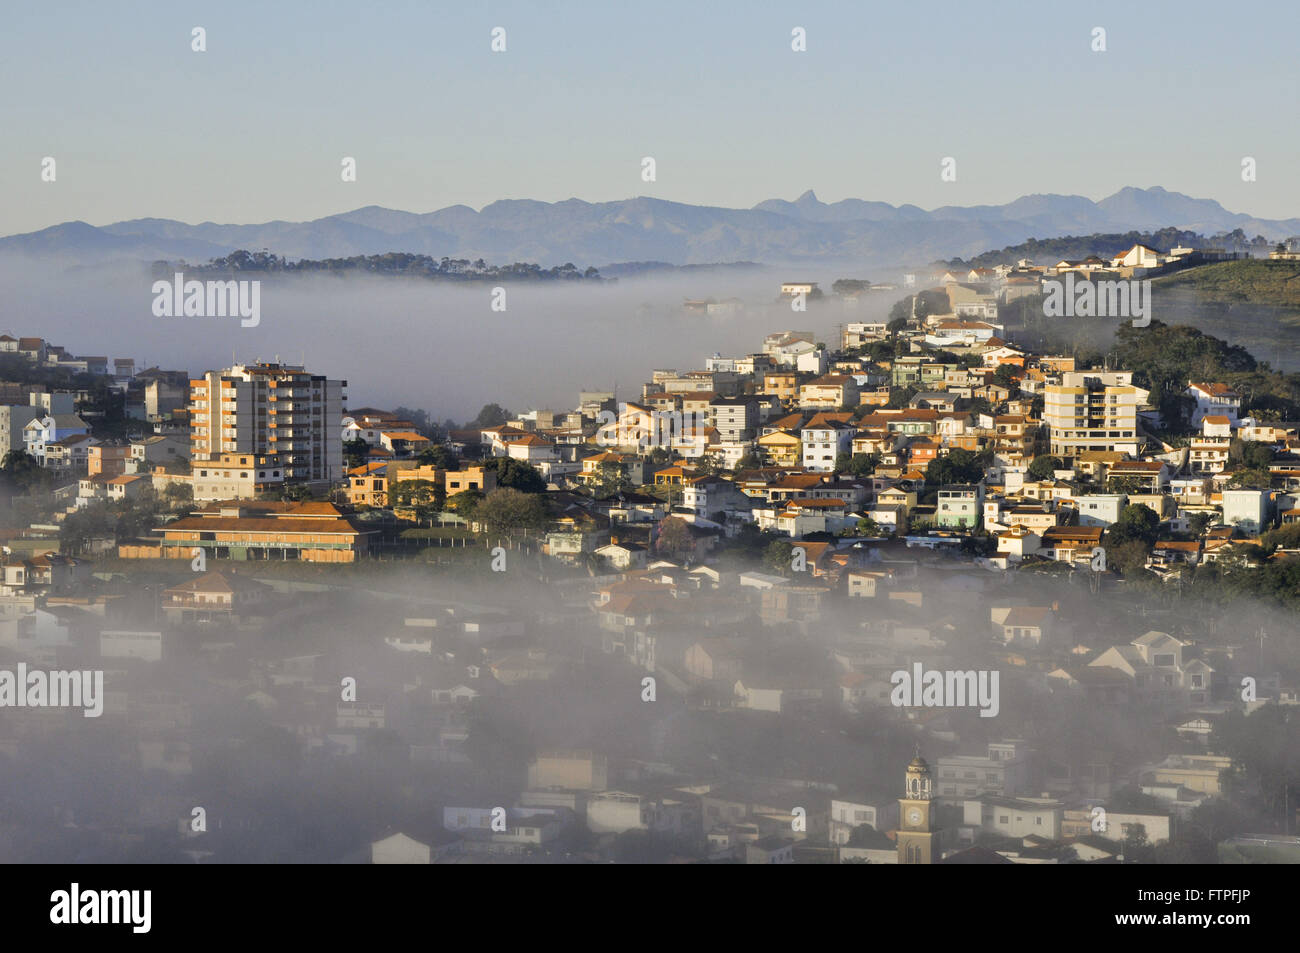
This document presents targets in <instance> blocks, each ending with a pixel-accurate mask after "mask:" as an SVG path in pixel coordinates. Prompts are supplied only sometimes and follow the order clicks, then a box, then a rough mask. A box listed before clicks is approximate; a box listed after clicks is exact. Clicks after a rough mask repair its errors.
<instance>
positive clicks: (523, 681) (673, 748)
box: [0, 245, 1300, 864]
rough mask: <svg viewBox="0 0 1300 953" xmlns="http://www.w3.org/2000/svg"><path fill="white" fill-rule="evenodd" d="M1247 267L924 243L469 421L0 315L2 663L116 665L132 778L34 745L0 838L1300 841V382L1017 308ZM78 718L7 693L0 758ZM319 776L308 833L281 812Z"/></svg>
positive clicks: (392, 851) (241, 849)
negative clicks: (677, 355) (959, 254)
mask: <svg viewBox="0 0 1300 953" xmlns="http://www.w3.org/2000/svg"><path fill="white" fill-rule="evenodd" d="M1229 258H1230V256H1227V255H1223V256H1219V257H1216V255H1215V253H1214V252H1213V251H1212V250H1208V251H1207V250H1192V249H1179V248H1176V249H1173V250H1172V251H1171V252H1170V253H1168V254H1166V253H1162V252H1159V251H1157V250H1155V249H1150V248H1146V247H1145V246H1141V245H1137V246H1134V247H1133V248H1132V249H1130V250H1128V251H1127V252H1124V253H1122V254H1119V255H1117V256H1115V257H1114V258H1112V259H1110V260H1103V259H1101V258H1097V257H1093V258H1088V259H1084V260H1079V261H1060V262H1056V263H1053V264H1051V265H1035V264H1034V263H1033V262H1032V261H1028V260H1021V261H1018V262H1017V263H1015V264H1010V263H1008V264H1006V265H1004V266H998V267H996V268H972V269H968V270H965V271H962V270H961V269H951V270H938V271H936V272H934V273H933V274H931V275H926V276H916V275H909V276H908V283H909V284H911V285H913V287H912V288H911V289H908V291H907V296H906V297H903V298H902V299H901V300H899V301H897V303H896V304H895V305H894V308H893V310H892V311H890V312H889V315H888V316H887V317H870V318H867V317H863V316H862V313H861V309H862V308H863V307H865V305H864V303H863V302H865V301H867V300H868V299H872V298H879V297H881V296H888V297H890V298H891V299H892V298H897V297H898V293H899V290H898V289H896V288H895V286H894V285H892V284H891V285H888V286H873V285H871V283H870V282H866V281H845V282H836V288H835V289H832V290H831V291H829V292H826V293H823V291H822V290H821V289H820V288H819V287H818V284H817V283H816V282H812V281H789V282H785V283H783V284H782V285H781V287H780V289H779V293H778V294H777V295H776V300H777V302H778V308H779V310H780V311H781V312H782V313H786V314H788V315H789V316H790V318H789V322H788V326H786V327H780V326H777V327H766V328H756V329H755V330H754V332H753V334H754V336H753V337H752V338H745V339H739V340H736V342H735V349H734V351H732V352H730V353H727V354H723V353H713V354H701V355H699V359H698V361H697V362H695V364H694V366H687V367H678V368H666V367H665V368H651V367H647V368H646V369H645V377H644V380H643V381H642V382H641V383H640V386H639V387H638V388H636V389H635V390H634V391H629V392H627V393H622V392H619V391H615V390H613V389H611V390H608V391H580V392H577V394H576V403H575V404H574V405H573V406H572V407H571V408H547V409H540V408H538V409H530V410H528V411H526V412H511V411H508V410H506V409H505V408H502V407H500V406H497V405H491V404H490V405H488V406H486V407H484V409H483V412H482V413H480V415H479V417H478V419H476V420H474V421H469V422H465V423H461V424H452V425H447V424H439V423H438V422H436V421H434V420H432V419H430V415H429V414H428V413H427V412H425V411H420V410H414V409H412V408H407V407H396V408H392V409H381V408H376V407H370V406H364V405H353V404H352V403H351V402H350V401H349V394H348V383H347V381H346V380H344V379H342V378H341V377H335V376H327V375H325V374H323V373H321V370H322V369H320V368H308V367H306V366H301V365H292V364H286V363H281V362H279V360H278V359H277V360H276V361H274V362H264V361H260V360H259V361H253V362H249V363H234V364H232V365H231V366H228V367H224V368H209V369H202V371H201V373H200V374H199V376H194V375H193V374H191V373H190V370H188V369H187V370H179V369H171V370H168V369H161V368H158V367H149V368H143V369H137V367H136V365H135V362H134V360H133V359H132V358H129V357H128V358H114V359H112V360H110V359H109V358H108V357H104V356H73V355H72V354H71V353H69V350H68V347H73V348H75V347H76V342H68V347H65V346H56V345H54V344H53V343H51V342H48V341H45V340H43V339H41V338H39V337H15V336H12V335H11V334H4V335H0V371H2V373H0V378H3V379H0V445H2V446H0V452H3V454H4V456H3V466H2V467H0V477H3V483H2V484H0V486H2V487H3V492H2V497H0V505H4V506H5V513H6V517H5V519H4V521H3V522H4V525H3V527H0V537H2V538H3V543H4V556H3V563H2V565H0V569H2V570H3V579H2V585H0V655H2V656H3V657H4V658H5V660H6V661H12V662H20V661H21V662H24V663H27V664H31V665H44V666H47V667H50V668H60V669H97V670H103V671H104V672H105V697H104V699H103V701H104V708H103V716H102V718H103V721H104V723H105V724H109V725H111V726H113V728H114V731H113V733H112V741H111V743H106V744H105V745H103V746H102V750H100V751H96V752H94V753H90V752H81V754H79V756H81V755H82V754H84V755H85V756H86V757H89V758H92V759H93V758H103V759H105V761H106V763H108V762H111V763H112V764H114V765H116V766H117V767H118V768H127V769H129V772H130V779H131V780H130V781H129V782H122V784H121V790H119V791H117V792H116V793H115V794H114V796H112V797H108V798H99V799H91V798H88V797H84V796H82V795H81V794H79V793H78V792H76V791H67V790H63V789H60V788H58V787H57V786H56V785H55V784H54V781H53V775H50V776H49V777H48V778H45V779H44V780H45V781H48V783H49V785H50V788H49V790H50V797H51V800H52V804H51V805H50V806H51V808H52V809H54V810H57V811H58V812H59V814H60V816H61V817H62V818H63V819H64V827H65V828H66V830H67V831H68V832H69V833H68V834H67V836H66V837H64V838H60V837H52V841H50V840H47V841H45V842H42V843H40V844H39V845H38V844H37V843H36V842H35V841H34V840H33V839H32V837H33V835H32V834H31V833H30V832H29V831H28V830H27V828H26V827H25V825H26V824H27V823H28V821H29V819H24V818H22V817H14V818H8V819H4V820H0V844H4V845H6V846H7V848H8V849H9V851H10V852H11V853H13V854H15V855H16V856H20V857H27V858H29V859H40V858H41V857H51V856H53V857H56V858H60V859H63V858H64V857H65V854H63V853H60V852H61V851H63V852H66V859H74V857H75V859H77V860H103V859H122V858H124V857H129V858H136V859H150V860H167V859H175V858H178V857H183V858H188V859H191V860H201V861H249V860H277V859H283V858H284V857H285V856H287V855H288V852H289V851H290V850H291V849H294V850H301V851H304V852H305V854H306V855H308V857H309V859H312V860H319V861H331V862H360V863H435V862H436V863H464V862H566V863H579V862H597V861H655V862H661V861H662V862H725V863H872V864H895V863H901V864H911V863H1020V864H1060V863H1131V862H1137V863H1169V862H1210V863H1214V862H1228V861H1233V860H1240V859H1241V858H1251V857H1259V856H1269V857H1284V858H1289V859H1290V860H1291V861H1292V862H1294V861H1295V860H1298V859H1300V837H1297V827H1298V826H1300V798H1297V797H1296V795H1297V794H1298V793H1300V790H1297V783H1296V782H1297V780H1298V779H1297V778H1296V775H1295V763H1296V762H1295V760H1294V755H1295V754H1296V749H1295V744H1296V742H1295V733H1294V730H1293V726H1291V727H1288V724H1289V723H1288V718H1289V716H1290V715H1291V714H1292V712H1293V711H1295V710H1296V709H1294V707H1293V706H1295V705H1297V704H1298V703H1300V640H1298V638H1297V637H1298V636H1300V631H1298V630H1297V628H1296V625H1295V620H1296V618H1297V616H1296V611H1297V608H1300V601H1298V600H1300V420H1297V419H1295V416H1289V415H1288V413H1287V412H1286V410H1285V408H1284V409H1283V410H1282V411H1279V410H1278V407H1279V404H1278V402H1277V401H1275V400H1272V399H1271V398H1269V399H1266V398H1265V395H1264V394H1262V393H1261V390H1260V388H1259V387H1258V386H1255V385H1254V384H1251V386H1249V387H1245V386H1243V385H1242V383H1241V379H1242V378H1241V375H1240V374H1239V373H1238V372H1237V371H1235V370H1232V369H1231V368H1228V367H1225V366H1223V365H1215V364H1214V362H1213V361H1211V360H1209V359H1208V358H1205V359H1202V357H1203V355H1202V354H1201V352H1198V356H1197V357H1196V358H1195V359H1190V358H1189V359H1188V362H1187V363H1188V366H1186V367H1182V366H1179V367H1177V368H1175V370H1176V371H1177V373H1179V374H1181V375H1182V376H1179V377H1177V380H1176V386H1171V384H1170V381H1172V380H1174V377H1173V376H1172V374H1173V372H1171V371H1170V370H1169V367H1168V366H1162V373H1164V374H1165V376H1163V377H1160V378H1159V379H1154V376H1155V375H1154V372H1153V371H1152V370H1150V369H1149V368H1148V366H1147V365H1146V364H1140V366H1139V364H1138V362H1136V361H1135V362H1134V365H1132V366H1125V363H1124V361H1123V359H1122V354H1121V355H1120V356H1119V357H1118V358H1117V357H1116V356H1115V355H1114V354H1103V355H1100V358H1101V360H1099V361H1093V360H1089V359H1088V355H1083V354H1079V353H1073V352H1069V351H1067V350H1065V349H1061V350H1049V349H1044V348H1042V347H1041V346H1039V344H1038V343H1037V342H1038V341H1040V340H1041V339H1042V335H1041V334H1040V335H1037V336H1036V335H1035V334H1031V333H1028V332H1029V331H1030V330H1032V329H1027V326H1026V323H1025V322H1024V321H1012V320H1011V317H1012V316H1013V314H1015V313H1017V312H1015V311H1014V309H1015V308H1016V305H1017V302H1020V301H1021V299H1025V298H1029V299H1031V300H1033V296H1037V295H1041V294H1042V293H1043V283H1044V281H1046V280H1048V279H1050V278H1052V277H1054V276H1063V275H1066V274H1073V275H1076V276H1078V277H1079V279H1080V280H1081V281H1086V282H1093V281H1100V280H1107V279H1114V280H1129V279H1134V280H1136V279H1143V278H1146V277H1150V276H1153V275H1158V274H1162V273H1166V272H1167V271H1169V270H1171V269H1173V270H1177V269H1178V268H1182V267H1194V266H1195V265H1196V264H1197V263H1202V262H1206V261H1214V260H1229ZM795 277H798V276H795ZM918 278H919V279H921V280H920V282H919V284H918ZM776 290H777V289H775V288H774V289H773V291H774V292H776ZM685 308H686V310H687V311H692V310H693V311H696V312H699V313H701V314H715V313H726V314H736V313H743V312H744V308H745V305H744V304H743V303H742V302H740V301H738V300H735V299H724V300H723V301H722V302H717V301H714V300H713V299H705V298H701V299H692V300H690V301H688V302H686V305H685ZM715 308H716V309H721V312H719V311H717V310H715ZM765 313H771V312H770V311H769V312H765ZM800 319H805V322H806V323H805V322H801V321H800ZM1078 320H1086V319H1078ZM800 323H805V327H806V326H808V325H814V324H815V325H818V326H825V325H827V324H829V323H833V324H834V326H835V334H834V335H833V336H832V335H827V334H825V333H818V332H815V331H813V330H807V329H803V328H800V327H799V326H798V325H799V324H800ZM1176 331H1177V329H1176V328H1171V327H1170V326H1166V325H1162V324H1160V323H1159V322H1157V323H1156V324H1154V325H1152V326H1151V327H1142V326H1137V327H1134V328H1131V329H1126V330H1125V332H1123V334H1122V335H1121V339H1122V341H1124V342H1126V346H1128V347H1130V348H1131V349H1132V350H1131V352H1130V353H1134V354H1137V353H1139V352H1138V351H1137V350H1136V349H1137V348H1139V347H1140V346H1142V344H1141V342H1142V341H1143V340H1151V339H1150V338H1147V339H1143V338H1141V335H1169V334H1171V333H1174V332H1176ZM1160 340H1163V338H1162V339H1160ZM1171 341H1172V339H1171ZM1198 346H1199V345H1198ZM1170 347H1171V348H1172V344H1171V345H1170ZM1076 350H1077V349H1076ZM1206 353H1208V352H1206ZM1184 371H1185V372H1186V373H1183V372H1184ZM484 373H485V374H488V373H490V368H489V367H487V366H485V367H484ZM449 423H450V422H449ZM1234 600H1236V601H1234ZM913 673H915V674H913ZM930 676H935V677H934V678H931V677H930ZM986 676H987V677H986ZM977 684H978V686H979V687H978V689H977V687H976V686H977ZM908 685H910V686H912V688H911V690H910V691H900V688H901V687H904V686H908ZM922 686H924V691H923V690H922ZM931 688H933V689H934V691H933V692H932V691H931ZM954 688H955V689H956V694H955V695H954V693H953V689H954ZM217 711H235V712H238V716H237V717H234V716H225V717H220V718H217V717H210V715H211V714H212V713H214V712H217ZM73 729H79V730H81V731H82V734H83V735H84V725H83V724H82V723H81V713H80V712H77V713H75V718H74V717H72V716H70V715H69V714H68V713H67V712H61V711H55V710H51V709H41V708H38V707H30V708H11V709H8V710H6V711H5V712H4V713H3V717H2V718H0V754H3V755H4V757H5V759H6V763H14V764H22V763H26V761H27V759H32V758H34V757H35V754H34V753H35V752H38V751H44V750H46V749H47V748H49V747H50V746H56V747H57V746H58V745H60V744H68V743H69V742H67V740H66V737H65V736H66V735H67V734H68V733H70V732H71V731H72V730H73ZM59 738H64V740H63V741H57V740H52V739H59ZM1250 738H1255V739H1261V738H1262V739H1267V743H1260V744H1251V743H1248V739H1250ZM1274 740H1276V741H1277V744H1276V745H1273V744H1272V742H1273V741H1274ZM236 755H238V757H236ZM241 758H247V759H250V763H255V764H257V765H258V766H259V770H263V769H264V770H265V771H266V772H269V775H270V776H273V777H274V778H275V779H276V786H277V790H278V793H277V794H275V795H270V794H268V793H267V792H266V790H263V789H262V787H261V785H262V784H264V783H269V782H266V779H265V778H263V779H261V781H256V780H255V779H254V778H253V777H252V773H251V771H250V770H249V769H246V768H241V767H240V764H241V761H240V759H241ZM29 770H31V771H33V772H35V774H36V775H38V776H40V775H41V772H42V771H45V772H47V773H48V772H49V769H48V768H44V769H40V768H30V769H29ZM34 783H35V784H36V785H37V789H38V790H39V789H41V787H40V785H41V784H42V783H43V781H42V779H41V777H38V778H37V780H36V781H35V782H34ZM322 792H328V795H326V794H323V793H322ZM268 797H271V798H272V800H273V801H274V804H275V805H276V807H275V809H272V810H269V811H268V810H267V809H266V804H267V801H266V798H268ZM327 802H328V803H327ZM329 803H332V804H335V805H336V806H337V805H344V806H346V807H347V808H348V810H347V811H344V812H342V813H343V814H346V815H347V817H348V820H347V822H346V823H342V822H341V823H340V824H338V825H336V826H335V827H334V828H332V829H330V830H329V831H328V832H326V833H322V832H321V831H319V830H316V828H313V830H315V831H316V833H315V834H314V835H313V837H312V838H310V839H309V840H310V843H309V844H308V841H307V840H304V837H306V835H302V834H301V832H296V828H295V824H296V823H297V822H296V821H295V820H293V819H292V818H291V817H290V814H292V813H293V810H292V809H291V808H293V807H294V806H301V807H302V809H303V812H304V814H305V815H307V816H310V817H311V818H312V819H313V820H315V821H317V822H319V818H320V816H321V815H320V813H318V812H324V811H325V810H326V808H327V807H328V804H329ZM362 805H364V808H363V807H362ZM281 807H283V809H284V810H283V811H281V810H280V808H281ZM196 811H197V812H199V813H196ZM200 819H202V821H203V822H202V823H201V824H200V823H199V820H200ZM317 826H319V823H318V824H317ZM71 832H75V834H76V836H75V838H74V837H73V836H72V833H71ZM304 844H308V846H303V845H304ZM291 845H293V846H292V847H291Z"/></svg>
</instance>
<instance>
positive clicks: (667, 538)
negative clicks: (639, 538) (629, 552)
mask: <svg viewBox="0 0 1300 953" xmlns="http://www.w3.org/2000/svg"><path fill="white" fill-rule="evenodd" d="M655 551H656V552H658V553H660V554H662V555H664V556H669V557H672V558H681V557H683V556H689V555H691V554H692V553H694V552H695V537H694V536H692V535H691V527H690V524H689V523H687V522H686V520H684V519H681V518H680V517H677V516H668V517H665V518H664V519H662V520H660V521H659V533H658V537H657V538H656V539H655Z"/></svg>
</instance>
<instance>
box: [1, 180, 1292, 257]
mask: <svg viewBox="0 0 1300 953" xmlns="http://www.w3.org/2000/svg"><path fill="white" fill-rule="evenodd" d="M1167 226H1172V227H1176V228H1185V229H1191V230H1194V231H1197V232H1200V233H1202V234H1205V235H1211V234H1214V233H1215V232H1226V231H1231V230H1233V229H1237V228H1240V229H1242V230H1243V231H1245V233H1246V235H1247V237H1253V236H1255V235H1256V234H1262V235H1264V236H1265V237H1266V238H1268V239H1269V240H1270V241H1277V240H1280V239H1283V238H1286V237H1289V236H1293V235H1296V234H1300V219H1297V218H1290V219H1282V220H1270V219H1258V218H1255V217H1253V216H1250V215H1245V214H1241V213H1235V212H1229V211H1228V210H1227V209H1225V208H1224V207H1223V206H1222V205H1220V204H1219V203H1218V202H1216V201H1214V200H1212V199H1196V198H1192V197H1190V196H1187V195H1183V194H1181V193H1178V192H1170V191H1167V190H1165V189H1163V188H1160V187H1158V186H1157V187H1153V188H1147V189H1138V188H1131V187H1130V188H1124V189H1121V190H1120V191H1118V192H1116V193H1115V194H1114V195H1111V196H1109V197H1107V198H1104V199H1102V200H1100V201H1095V202H1094V201H1092V200H1091V199H1088V198H1085V197H1083V196H1080V195H1027V196H1024V197H1022V198H1018V199H1016V200H1015V201H1013V202H1009V203H1007V204H1005V205H978V206H970V207H962V206H955V205H946V206H943V207H941V208H936V209H933V210H931V211H926V210H924V209H921V208H918V207H917V206H915V205H901V206H894V205H889V204H888V203H885V202H869V201H864V200H861V199H844V200H842V201H839V202H833V203H829V204H828V203H825V202H822V201H820V200H819V199H818V198H817V196H816V195H815V194H814V193H813V192H812V191H811V190H809V191H807V192H805V193H804V194H803V195H801V196H799V198H797V199H795V200H794V201H793V202H789V201H785V200H783V199H769V200H767V201H764V202H760V203H758V204H757V205H755V206H754V207H753V208H749V209H730V208H719V207H714V206H703V205H688V204H685V203H681V202H669V201H665V200H663V199H655V198H646V197H638V198H632V199H626V200H623V201H617V202H584V201H582V200H580V199H567V200H566V201H562V202H553V203H551V202H537V201H531V200H518V199H510V200H503V201H498V202H493V203H492V204H490V205H487V206H485V207H484V208H483V209H482V210H481V211H475V210H474V209H472V208H470V207H468V206H466V205H453V206H449V207H448V208H443V209H439V210H438V211H435V212H427V213H423V214H419V213H414V212H403V211H397V210H394V209H387V208H380V207H379V206H368V207H365V208H359V209H356V210H354V211H351V212H344V213H342V214H339V215H330V216H326V217H325V218H319V219H315V220H314V221H309V222H284V221H273V222H263V223H261V224H254V225H219V224H216V223H213V222H203V223H201V224H198V225H188V224H186V223H184V222H177V221H173V220H170V219H159V218H143V219H133V220H131V221H124V222H116V223H114V224H111V225H103V226H98V227H96V226H93V225H89V224H87V223H85V222H80V221H77V222H65V223H63V224H60V225H55V226H52V227H50V228H46V229H42V230H41V231H37V232H29V233H26V234H21V235H11V236H8V237H6V238H0V255H14V254H17V255H26V256H36V257H40V258H43V259H46V260H58V261H63V262H67V263H69V264H94V263H103V262H109V261H116V260H135V261H153V260H158V259H168V260H177V259H184V260H186V261H190V262H194V263H199V262H203V261H206V260H208V259H210V258H216V257H220V256H223V255H226V254H229V253H230V252H232V251H235V250H237V249H247V250H249V251H257V250H261V249H267V250H269V251H271V252H274V253H276V254H279V255H284V256H286V257H289V258H317V259H319V258H342V257H348V256H352V255H373V254H382V253H384V252H390V251H396V252H411V253H415V254H427V255H432V256H434V257H444V256H446V257H451V258H468V259H476V258H483V259H485V260H487V261H488V262H491V263H509V262H515V261H523V262H536V263H538V264H540V265H542V266H543V267H551V266H554V265H559V264H563V263H565V262H573V263H574V264H576V265H578V266H579V267H586V266H587V265H596V266H597V267H600V266H601V265H602V264H609V263H613V262H627V261H649V260H653V261H663V262H669V263H671V264H675V265H685V264H701V263H710V262H732V261H757V262H764V263H766V264H771V265H797V264H799V263H801V262H809V263H826V264H830V263H841V262H843V263H854V264H859V265H863V264H866V265H873V266H876V267H881V266H889V265H896V264H899V265H901V264H913V263H921V262H930V261H934V260H937V259H946V258H953V257H959V256H969V255H975V254H978V253H980V252H983V251H987V250H989V249H993V248H1001V247H1003V246H1006V245H1013V244H1017V243H1020V242H1023V241H1025V240H1026V239H1029V238H1055V237H1060V236H1063V235H1086V234H1091V233H1095V232H1125V231H1130V230H1140V231H1147V230H1154V229H1159V228H1163V227H1167Z"/></svg>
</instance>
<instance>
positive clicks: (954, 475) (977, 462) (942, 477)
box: [925, 447, 988, 486]
mask: <svg viewBox="0 0 1300 953" xmlns="http://www.w3.org/2000/svg"><path fill="white" fill-rule="evenodd" d="M987 464H988V455H987V454H983V453H979V454H977V453H974V452H973V451H970V450H964V449H962V448H961V447H958V448H957V449H956V450H952V451H950V452H949V453H948V454H946V455H945V456H942V457H935V458H934V459H933V460H931V461H930V463H929V465H928V466H927V467H926V468H925V482H926V483H927V484H929V485H931V486H949V485H951V484H954V483H978V482H979V481H980V480H982V479H984V468H985V466H987Z"/></svg>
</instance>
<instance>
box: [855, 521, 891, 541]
mask: <svg viewBox="0 0 1300 953" xmlns="http://www.w3.org/2000/svg"><path fill="white" fill-rule="evenodd" d="M858 535H859V536H872V537H875V536H884V535H885V531H884V530H883V529H881V528H880V524H879V523H877V522H876V521H875V520H873V519H872V518H871V517H870V516H864V517H862V518H861V519H859V520H858Z"/></svg>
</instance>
